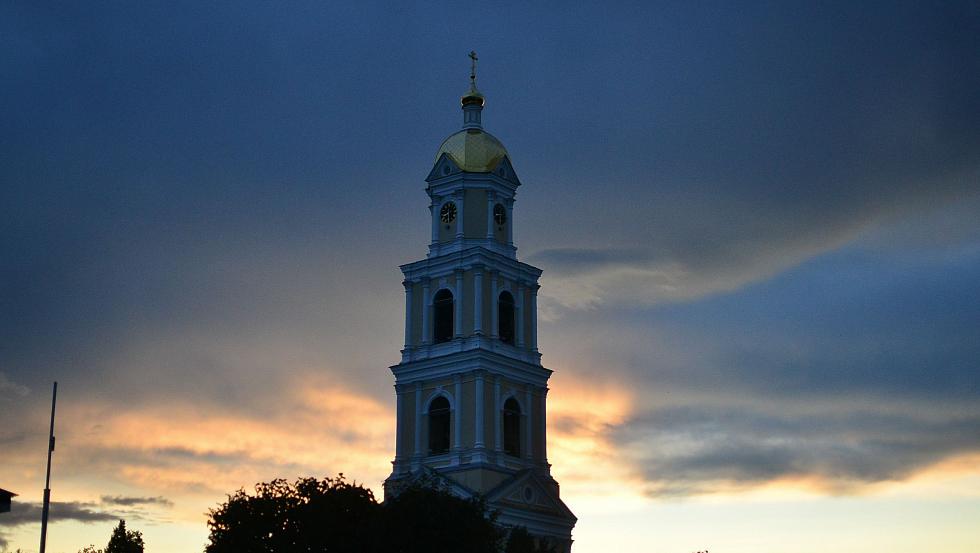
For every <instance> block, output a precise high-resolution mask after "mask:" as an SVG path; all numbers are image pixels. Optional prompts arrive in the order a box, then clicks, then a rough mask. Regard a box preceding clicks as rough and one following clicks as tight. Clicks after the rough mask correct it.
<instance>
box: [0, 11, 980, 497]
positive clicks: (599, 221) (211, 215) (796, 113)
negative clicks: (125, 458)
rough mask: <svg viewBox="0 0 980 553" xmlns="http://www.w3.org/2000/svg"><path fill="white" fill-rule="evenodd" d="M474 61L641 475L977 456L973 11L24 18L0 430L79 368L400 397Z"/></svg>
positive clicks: (10, 14)
mask: <svg viewBox="0 0 980 553" xmlns="http://www.w3.org/2000/svg"><path fill="white" fill-rule="evenodd" d="M471 49H474V50H476V51H477V52H478V53H479V57H480V63H479V85H480V88H481V90H482V91H483V92H484V93H485V94H486V96H487V107H486V109H485V111H484V117H483V119H484V123H485V126H486V128H487V129H488V130H489V131H490V132H492V133H494V134H495V135H496V136H497V137H499V138H500V139H501V140H502V141H503V143H504V144H505V145H506V146H507V148H508V150H509V152H510V155H511V158H512V160H513V162H514V165H515V168H516V170H517V171H518V173H519V175H520V177H521V179H522V181H523V183H524V186H523V187H522V188H521V189H520V191H519V196H518V202H517V205H516V209H515V217H516V219H515V220H516V227H515V228H516V240H517V244H518V247H519V248H520V249H519V255H520V256H521V258H522V259H523V260H525V261H528V262H530V263H533V264H535V265H537V266H539V267H541V268H542V269H543V270H544V272H545V276H544V278H543V280H542V286H543V287H542V290H541V294H542V298H541V302H540V303H541V309H542V323H541V330H540V336H541V348H542V351H543V353H544V361H545V364H546V365H547V366H549V367H550V368H552V369H555V370H556V371H557V372H556V379H565V380H564V381H565V382H566V383H576V385H579V386H583V387H587V386H589V385H592V384H593V383H599V384H601V386H604V387H613V388H617V389H623V390H629V391H630V394H631V396H632V402H631V409H630V412H629V414H628V416H626V417H625V418H624V419H623V420H620V421H618V422H617V423H616V424H613V425H611V426H610V427H609V428H608V432H605V433H604V436H603V439H604V440H608V444H609V447H612V448H617V451H620V452H621V453H622V455H621V462H623V463H626V464H628V465H629V466H631V467H633V473H635V474H637V475H640V477H641V479H642V482H643V483H644V485H643V486H644V492H645V493H647V494H649V495H651V496H674V495H687V494H692V493H700V492H702V491H704V490H705V489H708V488H710V487H712V486H714V485H716V484H717V483H719V482H725V483H728V484H732V485H735V486H736V487H743V486H748V487H751V486H754V485H756V484H760V483H765V482H767V481H771V480H774V479H778V478H782V477H788V476H794V477H815V478H820V479H822V480H823V481H825V483H826V485H827V486H828V488H829V489H832V490H833V491H834V492H835V493H836V492H839V491H841V490H853V489H857V488H860V487H861V486H864V485H866V484H871V483H874V482H880V481H882V480H902V479H903V478H907V477H909V476H910V475H913V474H915V473H916V471H919V470H921V469H924V468H925V467H928V466H930V465H932V464H934V463H937V462H939V461H942V460H944V459H948V458H952V457H955V456H957V455H961V454H968V453H977V452H978V451H980V430H978V429H980V407H978V406H980V401H978V400H980V390H978V384H980V296H978V294H977V285H978V283H980V217H978V214H980V54H978V52H980V7H978V4H976V3H975V2H960V3H957V2H935V3H925V2H860V3H852V2H840V3H790V2H772V3H762V2H759V3H749V4H746V3H738V4H735V3H729V2H718V3H713V2H704V3H690V2H677V3H660V4H648V3H636V4H630V3H625V2H624V3H611V4H585V5H583V4H574V5H569V4H566V3H548V4H538V5H535V6H531V7H528V6H526V5H524V4H522V3H513V4H487V3H481V4H477V5H470V4H467V5H452V4H436V3H432V4H428V3H424V4H423V3H419V4H412V5H405V6H399V5H396V6H381V5H366V4H362V3H329V4H328V3H320V2H313V3H300V2H296V3H288V4H279V3H174V2H168V3H143V2H141V3H126V2H121V3H99V4H90V3H79V4H76V3H66V4H58V3H55V4H45V3H33V2H24V3H5V4H4V5H3V6H2V7H0V72H2V75H3V82H2V86H0V106H2V107H0V130H2V132H0V313H2V316H0V412H5V415H4V416H3V417H2V418H3V419H5V421H7V420H14V419H11V418H9V416H8V415H7V414H9V413H11V412H14V411H15V410H16V411H18V412H20V411H21V410H23V411H24V412H30V413H34V415H32V417H24V418H21V419H17V420H19V422H14V423H13V424H4V425H3V427H2V428H0V445H2V444H11V445H10V447H11V448H12V451H14V452H15V454H16V452H18V451H22V450H23V448H26V447H27V445H25V444H27V438H25V437H24V436H26V435H27V434H26V433H28V432H29V431H30V430H29V429H28V428H27V426H28V422H27V421H31V424H33V421H34V420H35V419H37V417H40V416H41V415H40V414H41V413H43V411H44V409H45V407H44V404H45V402H46V401H47V399H46V394H47V389H48V386H49V385H50V384H49V383H50V381H51V380H54V379H57V380H59V381H61V382H63V383H64V386H65V387H66V390H68V391H66V393H67V394H70V396H67V397H75V398H76V400H78V401H81V400H80V399H78V398H85V400H84V401H85V402H96V403H98V404H99V405H102V406H103V407H105V408H107V409H111V408H117V409H120V410H123V411H125V409H127V406H138V407H140V408H142V406H152V405H165V404H167V403H168V402H172V401H174V398H180V399H181V400H186V401H192V402H196V403H197V404H198V405H200V406H201V409H202V412H207V411H208V409H211V408H213V409H214V410H215V411H220V412H222V413H225V412H232V413H239V414H255V413H259V414H263V413H265V414H270V413H274V412H276V410H277V409H279V408H280V407H279V406H280V403H279V402H281V401H284V400H285V399H284V398H285V396H284V394H285V392H284V391H283V390H284V387H283V383H284V382H288V381H290V379H296V378H298V379H302V378H306V377H307V376H309V374H310V372H311V371H313V372H317V371H319V372H322V373H323V374H325V375H327V376H329V377H330V378H331V379H333V380H332V381H335V382H342V383H343V384H344V386H345V387H346V388H348V389H352V390H355V391H356V392H357V393H359V394H363V395H365V396H367V397H371V398H375V399H377V400H378V401H381V402H390V401H392V400H391V388H390V385H391V380H392V379H391V375H390V373H389V371H388V369H387V368H386V367H387V366H388V365H390V364H393V363H395V362H396V361H397V359H398V350H399V347H400V345H401V344H400V339H401V331H402V330H401V324H402V320H401V315H402V312H403V308H402V307H401V302H402V296H401V286H400V274H399V272H398V270H397V266H398V265H399V264H401V263H405V262H409V261H412V260H415V259H417V258H420V257H422V256H423V255H424V253H425V245H426V244H427V237H428V234H427V233H428V220H427V215H426V214H427V210H426V207H427V199H426V197H425V195H424V191H423V190H424V182H423V179H424V177H425V175H426V174H427V172H428V171H429V169H430V168H431V163H432V162H433V159H432V157H433V155H434V153H435V152H436V149H437V147H438V146H439V143H440V142H441V140H442V139H443V138H444V137H445V136H447V135H449V134H450V133H452V132H454V131H455V130H456V129H457V128H459V126H460V124H461V121H462V120H461V114H460V112H459V104H458V97H459V95H460V94H461V93H462V92H463V91H464V90H465V88H466V86H467V74H468V70H469V64H468V61H469V60H468V59H467V58H466V54H467V53H468V52H469V51H470V50H471ZM557 382H558V381H557V380H556V381H555V386H556V389H560V388H559V386H558V383H557ZM66 401H67V400H66ZM243 416H244V415H243ZM270 416H271V415H270ZM550 422H551V423H552V424H554V425H561V424H566V425H568V428H572V429H574V428H573V427H574V421H572V420H571V419H569V420H563V419H562V418H561V417H557V416H556V417H555V418H553V419H552V421H550ZM570 431H572V430H570ZM679 442H683V443H685V444H689V447H682V448H675V447H664V445H663V444H674V443H679ZM92 470H95V469H92ZM100 470H101V469H100ZM106 470H108V469H106ZM83 472H84V471H83ZM83 472H80V473H79V474H80V475H81V476H84V474H83ZM99 474H102V473H99ZM81 476H80V477H81ZM165 491H166V490H163V491H161V490H157V489H148V490H146V491H145V494H143V495H154V496H155V495H156V494H157V493H163V492H165Z"/></svg>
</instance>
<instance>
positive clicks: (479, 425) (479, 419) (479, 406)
mask: <svg viewBox="0 0 980 553" xmlns="http://www.w3.org/2000/svg"><path fill="white" fill-rule="evenodd" d="M475 383H476V404H475V407H476V417H475V419H476V440H475V441H476V443H475V444H473V445H474V447H476V448H477V449H483V447H484V445H483V371H476V380H475Z"/></svg>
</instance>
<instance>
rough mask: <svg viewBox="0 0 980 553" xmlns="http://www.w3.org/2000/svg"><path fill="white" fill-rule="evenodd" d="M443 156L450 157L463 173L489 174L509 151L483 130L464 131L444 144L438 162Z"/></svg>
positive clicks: (438, 155) (439, 152)
mask: <svg viewBox="0 0 980 553" xmlns="http://www.w3.org/2000/svg"><path fill="white" fill-rule="evenodd" d="M442 154H446V155H448V156H449V157H450V159H452V160H453V163H455V164H456V165H458V166H459V168H460V169H462V170H463V171H467V172H469V173H489V172H491V171H493V170H494V169H496V167H497V165H498V164H499V163H500V160H502V159H504V156H506V155H507V149H506V148H504V145H503V144H501V143H500V141H499V140H497V138H496V137H495V136H493V135H492V134H490V133H488V132H486V131H484V130H483V129H463V130H461V131H459V132H457V133H455V134H453V135H450V137H449V138H447V139H446V140H444V141H443V142H442V145H440V146H439V151H438V152H436V161H439V158H440V157H441V156H442Z"/></svg>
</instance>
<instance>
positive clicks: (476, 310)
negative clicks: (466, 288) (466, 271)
mask: <svg viewBox="0 0 980 553" xmlns="http://www.w3.org/2000/svg"><path fill="white" fill-rule="evenodd" d="M473 334H476V335H477V336H480V335H482V334H483V267H476V268H474V269H473Z"/></svg>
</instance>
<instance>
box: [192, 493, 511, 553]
mask: <svg viewBox="0 0 980 553" xmlns="http://www.w3.org/2000/svg"><path fill="white" fill-rule="evenodd" d="M209 515H210V517H209V520H208V527H209V528H210V530H211V535H210V543H209V544H208V545H207V547H206V548H205V551H206V553H298V552H303V553H328V552H329V553H348V552H350V553H354V552H357V553H374V552H377V553H381V552H384V553H415V552H419V553H422V552H425V553H443V552H445V553H450V552H452V553H457V552H459V551H467V552H470V553H497V552H498V549H497V547H498V544H499V543H500V541H499V533H498V531H497V529H496V527H495V526H494V525H493V519H492V517H488V516H487V513H486V506H485V504H484V503H482V502H480V501H470V500H464V499H460V498H458V497H455V496H453V495H451V494H449V493H447V492H445V491H441V490H436V489H432V488H428V487H422V486H418V487H410V488H407V489H405V490H404V491H402V493H401V494H400V495H399V496H398V497H397V498H395V499H393V500H391V501H389V502H387V503H385V504H384V505H381V504H379V503H378V502H377V501H376V500H375V498H374V494H373V493H372V492H371V490H368V489H366V488H364V487H363V486H360V485H358V484H353V483H349V482H347V481H346V480H344V477H343V475H340V476H339V477H337V478H326V479H324V480H316V479H315V478H301V479H299V480H297V481H296V482H295V483H292V484H290V483H288V482H286V481H285V480H273V481H272V482H269V483H262V484H258V485H256V486H255V494H254V495H252V494H248V493H246V492H245V491H244V490H239V491H237V492H235V493H234V494H233V495H230V496H228V501H227V502H226V503H224V504H222V505H220V506H219V507H218V508H217V509H212V510H211V511H210V512H209Z"/></svg>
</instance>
